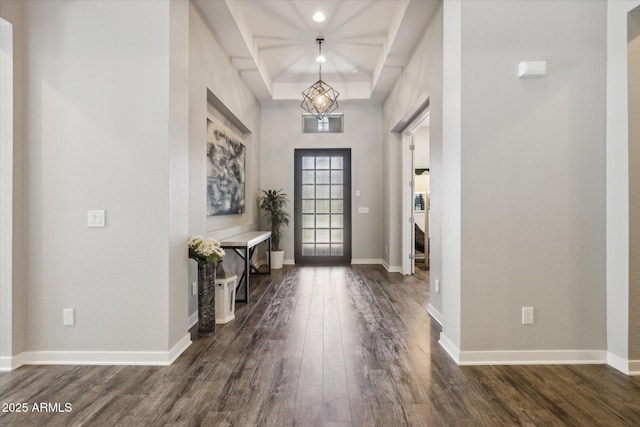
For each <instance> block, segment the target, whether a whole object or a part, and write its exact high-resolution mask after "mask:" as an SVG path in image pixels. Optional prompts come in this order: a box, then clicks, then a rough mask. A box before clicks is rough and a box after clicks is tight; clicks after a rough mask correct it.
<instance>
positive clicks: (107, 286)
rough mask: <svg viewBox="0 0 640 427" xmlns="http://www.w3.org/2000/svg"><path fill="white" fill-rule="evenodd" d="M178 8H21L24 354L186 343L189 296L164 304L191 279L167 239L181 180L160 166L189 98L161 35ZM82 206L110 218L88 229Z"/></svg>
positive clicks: (167, 35)
mask: <svg viewBox="0 0 640 427" xmlns="http://www.w3.org/2000/svg"><path fill="white" fill-rule="evenodd" d="M178 9H179V7H178ZM178 9H170V6H169V2H164V1H129V2H121V1H100V2H68V1H47V2H27V3H26V28H27V31H28V37H27V47H26V49H27V58H26V68H27V70H28V73H27V76H28V77H27V81H26V84H27V87H28V91H27V92H28V97H27V109H26V117H27V120H26V122H27V123H28V127H27V136H28V139H27V143H26V165H25V173H26V188H25V193H26V212H27V218H26V221H27V223H26V229H27V238H26V241H27V259H28V271H27V283H26V287H27V297H28V299H27V308H28V319H27V331H26V336H27V350H28V351H29V352H31V356H30V357H32V358H36V359H37V358H38V353H37V352H39V351H43V352H45V353H46V352H50V351H54V350H58V351H63V352H67V353H65V354H67V355H68V356H69V357H71V356H73V355H77V352H82V351H89V350H91V351H97V352H103V351H114V352H134V353H137V352H154V353H153V354H151V353H148V354H151V357H155V356H157V355H158V354H160V356H159V357H160V359H163V360H165V361H166V360H167V352H168V350H169V349H171V348H172V347H173V345H174V344H176V341H177V340H178V339H184V337H185V336H186V333H187V307H186V301H185V300H186V299H185V298H184V297H183V298H182V302H180V301H170V300H172V299H173V298H174V296H175V287H176V286H183V283H184V280H185V278H186V271H187V270H186V267H187V260H186V247H185V245H184V244H183V243H182V244H180V247H179V248H178V245H177V244H176V242H178V241H182V242H184V239H186V234H187V229H186V223H187V222H186V217H184V216H183V214H181V213H179V210H180V209H182V211H183V212H186V210H187V206H186V204H183V203H184V201H182V200H181V198H180V196H176V195H175V194H171V191H174V190H176V189H182V188H185V186H186V179H187V175H186V173H185V172H184V170H182V169H183V168H184V164H185V162H184V159H181V158H179V157H176V158H173V157H172V158H171V160H170V153H171V155H172V156H173V155H175V154H176V153H177V154H179V155H182V156H184V154H183V153H185V152H186V145H185V144H186V143H187V141H186V139H184V129H185V128H186V125H185V123H184V118H185V117H186V114H185V112H184V108H185V106H186V103H185V102H184V99H176V98H175V97H172V95H175V94H176V91H179V90H180V87H181V86H182V85H184V81H185V78H186V77H185V75H184V70H183V69H181V65H180V63H183V62H184V60H183V59H180V58H178V59H177V60H176V62H174V61H173V58H170V56H171V51H170V45H171V47H173V48H174V47H175V46H182V48H184V36H182V37H181V36H180V35H179V34H174V33H171V32H170V20H171V19H176V20H178V21H179V22H181V24H179V25H185V22H184V19H185V16H186V15H184V11H182V16H181V14H180V11H179V10H178ZM180 40H182V42H181V41H180ZM173 43H176V45H174V44H173ZM178 98H180V97H178ZM172 101H175V102H176V103H175V104H173V105H171V108H170V103H171V102H172ZM181 153H182V154H181ZM88 209H105V210H106V227H105V228H88V227H87V210H88ZM184 215H186V214H184ZM181 278H182V280H180V279H181ZM63 308H74V309H75V310H76V325H75V326H72V327H69V326H63V325H62V309H63ZM174 322H175V323H174ZM180 331H182V333H180ZM34 352H35V353H34ZM156 352H157V353H156ZM46 354H50V353H46ZM122 357H126V354H123V355H122Z"/></svg>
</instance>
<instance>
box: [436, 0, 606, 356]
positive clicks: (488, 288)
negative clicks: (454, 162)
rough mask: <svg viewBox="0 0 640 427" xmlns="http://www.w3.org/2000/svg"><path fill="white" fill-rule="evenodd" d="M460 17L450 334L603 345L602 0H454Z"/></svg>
mask: <svg viewBox="0 0 640 427" xmlns="http://www.w3.org/2000/svg"><path fill="white" fill-rule="evenodd" d="M461 28H462V62H461V67H462V68H461V70H462V85H461V90H462V92H461V94H462V98H461V105H462V110H461V112H462V116H461V117H462V122H461V130H462V138H461V144H462V145H461V148H462V169H461V170H462V177H461V179H462V181H461V183H462V187H461V188H462V198H461V201H462V234H461V236H462V238H461V242H462V247H461V249H462V252H461V260H462V261H461V316H462V317H461V320H462V327H461V341H460V346H461V347H460V348H461V350H463V351H488V350H505V349H509V350H542V349H555V350H604V349H606V331H605V327H604V325H605V322H606V321H605V318H606V317H605V250H604V248H605V208H604V207H605V113H606V110H605V107H604V105H605V81H606V80H605V79H606V3H605V2H602V1H580V2H578V1H574V2H554V1H518V2H504V1H477V2H462V27H461ZM525 60H545V61H547V64H548V75H547V76H545V77H543V78H538V79H519V78H518V75H517V68H518V63H519V62H520V61H525ZM447 142H448V141H447V140H445V146H446V144H447ZM523 306H532V307H534V309H535V313H536V321H535V324H534V325H531V326H523V325H521V307H523Z"/></svg>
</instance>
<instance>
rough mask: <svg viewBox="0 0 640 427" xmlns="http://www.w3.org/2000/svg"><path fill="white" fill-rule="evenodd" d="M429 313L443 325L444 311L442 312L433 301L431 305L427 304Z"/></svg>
mask: <svg viewBox="0 0 640 427" xmlns="http://www.w3.org/2000/svg"><path fill="white" fill-rule="evenodd" d="M427 313H429V314H430V315H431V317H433V320H435V321H436V322H438V324H439V325H440V327H442V322H443V317H442V313H440V312H439V311H438V310H437V309H436V308H435V307H434V306H432V305H431V303H429V305H428V306H427Z"/></svg>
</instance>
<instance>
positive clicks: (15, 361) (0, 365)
mask: <svg viewBox="0 0 640 427" xmlns="http://www.w3.org/2000/svg"><path fill="white" fill-rule="evenodd" d="M22 365H24V357H23V353H20V354H18V355H16V356H8V357H0V372H9V371H13V370H14V369H18V368H19V367H20V366H22Z"/></svg>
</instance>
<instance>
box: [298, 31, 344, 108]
mask: <svg viewBox="0 0 640 427" xmlns="http://www.w3.org/2000/svg"><path fill="white" fill-rule="evenodd" d="M322 42H324V39H323V38H317V39H316V43H317V44H318V57H321V56H322ZM319 64H320V69H319V72H318V81H317V82H315V83H314V84H312V85H311V86H309V87H308V88H307V89H305V90H304V91H303V92H302V104H300V106H301V107H302V108H303V109H304V110H305V111H307V112H309V113H311V114H313V115H314V116H316V117H317V118H318V120H321V119H322V118H323V117H324V116H326V115H327V114H330V113H331V112H333V111H335V110H336V109H337V108H338V96H340V93H338V91H337V90H335V89H334V88H332V87H331V86H330V85H328V84H327V83H325V82H323V81H322V62H319Z"/></svg>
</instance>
